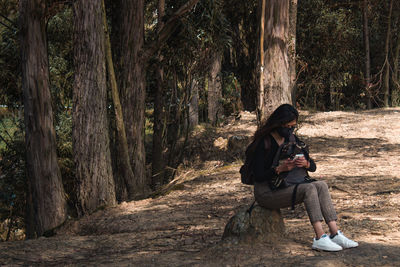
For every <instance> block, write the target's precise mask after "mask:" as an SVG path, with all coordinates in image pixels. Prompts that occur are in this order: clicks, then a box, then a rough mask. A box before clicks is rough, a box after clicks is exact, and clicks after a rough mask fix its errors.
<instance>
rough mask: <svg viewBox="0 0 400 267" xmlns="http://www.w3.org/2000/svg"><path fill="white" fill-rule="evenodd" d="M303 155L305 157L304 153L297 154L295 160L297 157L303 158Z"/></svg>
mask: <svg viewBox="0 0 400 267" xmlns="http://www.w3.org/2000/svg"><path fill="white" fill-rule="evenodd" d="M302 157H304V154H296V155H295V156H294V158H293V160H296V159H298V158H302Z"/></svg>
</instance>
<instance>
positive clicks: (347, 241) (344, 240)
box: [331, 231, 358, 248]
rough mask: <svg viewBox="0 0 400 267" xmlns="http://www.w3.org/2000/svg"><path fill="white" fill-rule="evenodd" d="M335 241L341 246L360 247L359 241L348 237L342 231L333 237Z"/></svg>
mask: <svg viewBox="0 0 400 267" xmlns="http://www.w3.org/2000/svg"><path fill="white" fill-rule="evenodd" d="M331 240H332V241H333V242H335V243H336V244H338V245H339V246H341V247H342V248H355V247H358V243H357V242H354V241H353V240H350V239H348V238H347V237H345V236H344V234H343V233H342V232H341V231H338V233H337V235H335V237H334V238H332V239H331Z"/></svg>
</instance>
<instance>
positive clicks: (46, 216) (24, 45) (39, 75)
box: [20, 0, 67, 238]
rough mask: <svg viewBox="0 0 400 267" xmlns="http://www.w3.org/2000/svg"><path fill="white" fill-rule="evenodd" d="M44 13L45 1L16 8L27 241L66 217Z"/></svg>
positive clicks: (28, 3)
mask: <svg viewBox="0 0 400 267" xmlns="http://www.w3.org/2000/svg"><path fill="white" fill-rule="evenodd" d="M46 9H47V6H46V1H44V0H35V1H28V0H24V1H21V4H20V15H21V52H22V53H21V54H22V88H23V92H24V112H25V145H26V162H27V185H28V192H27V218H26V236H27V238H35V237H38V236H42V235H43V234H45V233H46V232H47V231H50V230H51V229H53V228H55V227H57V226H59V225H60V224H62V223H63V222H64V221H65V219H66V217H67V205H66V199H65V193H64V188H63V185H62V181H61V174H60V169H59V166H58V163H57V154H56V138H55V131H54V126H53V110H52V106H51V95H50V88H49V63H48V55H47V37H46V19H45V18H46V15H47V14H46Z"/></svg>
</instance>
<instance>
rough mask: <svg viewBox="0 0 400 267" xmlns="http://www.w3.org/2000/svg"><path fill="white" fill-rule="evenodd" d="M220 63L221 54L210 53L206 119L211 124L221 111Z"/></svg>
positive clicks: (216, 119) (216, 121)
mask: <svg viewBox="0 0 400 267" xmlns="http://www.w3.org/2000/svg"><path fill="white" fill-rule="evenodd" d="M221 63H222V56H221V54H220V53H218V52H215V53H214V54H213V55H212V63H211V64H212V65H211V69H210V79H209V83H208V98H207V102H208V120H209V121H210V123H211V124H213V125H216V124H217V123H218V119H219V118H220V116H221V113H222V107H221V104H220V100H221V98H222V83H221V76H220V72H221Z"/></svg>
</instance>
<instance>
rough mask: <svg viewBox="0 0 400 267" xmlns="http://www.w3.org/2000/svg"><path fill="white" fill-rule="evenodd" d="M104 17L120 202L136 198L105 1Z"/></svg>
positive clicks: (117, 192)
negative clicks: (119, 177)
mask: <svg viewBox="0 0 400 267" xmlns="http://www.w3.org/2000/svg"><path fill="white" fill-rule="evenodd" d="M102 15H103V28H104V30H105V50H106V51H105V55H106V63H107V70H108V77H109V81H110V85H111V95H112V99H113V104H114V111H115V124H116V128H117V129H116V130H117V138H116V139H117V143H118V163H119V167H120V169H121V173H122V179H123V181H122V183H123V184H124V185H125V186H122V185H119V184H118V183H119V182H120V181H119V180H118V179H114V181H115V183H116V194H117V199H118V200H127V199H133V198H134V197H135V195H134V192H133V190H132V189H133V188H134V185H133V182H134V180H135V179H134V175H133V171H132V167H131V163H130V160H129V149H128V141H127V138H126V131H125V123H124V115H123V113H122V106H121V100H120V97H119V91H118V85H117V79H116V77H115V71H114V63H113V59H112V51H111V41H110V34H109V31H108V24H107V15H106V8H105V4H104V0H102ZM124 189H126V193H127V196H125V194H124V193H123V192H124Z"/></svg>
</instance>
